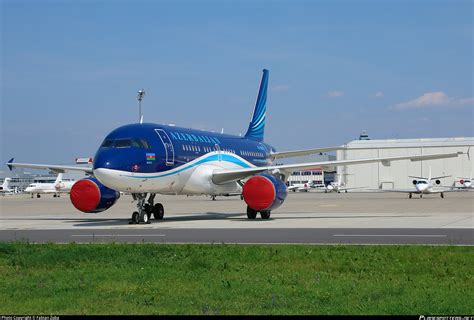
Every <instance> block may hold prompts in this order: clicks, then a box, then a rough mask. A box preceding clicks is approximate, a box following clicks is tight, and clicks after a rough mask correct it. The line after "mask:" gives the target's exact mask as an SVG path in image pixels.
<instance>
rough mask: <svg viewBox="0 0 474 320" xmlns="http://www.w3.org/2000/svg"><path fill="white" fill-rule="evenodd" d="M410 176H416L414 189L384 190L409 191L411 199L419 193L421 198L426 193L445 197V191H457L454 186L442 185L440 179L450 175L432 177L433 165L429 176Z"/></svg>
mask: <svg viewBox="0 0 474 320" xmlns="http://www.w3.org/2000/svg"><path fill="white" fill-rule="evenodd" d="M409 177H410V178H414V180H413V181H412V183H413V186H414V188H412V189H386V190H383V191H384V192H402V193H408V198H410V199H411V198H412V196H413V194H419V195H420V198H423V195H424V194H438V193H439V195H440V197H441V198H444V193H446V192H453V191H456V190H454V189H453V188H452V187H444V186H441V180H440V179H443V178H448V177H450V176H439V177H432V176H431V166H430V168H429V173H428V178H424V177H415V176H409Z"/></svg>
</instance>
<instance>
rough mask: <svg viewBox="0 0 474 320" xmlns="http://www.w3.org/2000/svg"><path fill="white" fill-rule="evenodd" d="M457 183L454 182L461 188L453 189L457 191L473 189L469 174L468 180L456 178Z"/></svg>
mask: <svg viewBox="0 0 474 320" xmlns="http://www.w3.org/2000/svg"><path fill="white" fill-rule="evenodd" d="M458 179H459V180H458V181H455V182H459V184H461V186H459V187H455V188H457V189H474V187H473V185H472V173H471V177H469V178H461V177H458Z"/></svg>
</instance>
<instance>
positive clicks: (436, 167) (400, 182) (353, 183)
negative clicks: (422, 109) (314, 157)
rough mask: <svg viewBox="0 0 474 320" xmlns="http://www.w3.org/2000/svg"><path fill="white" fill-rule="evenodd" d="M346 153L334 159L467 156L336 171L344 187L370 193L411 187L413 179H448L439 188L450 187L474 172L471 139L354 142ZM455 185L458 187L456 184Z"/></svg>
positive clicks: (398, 162)
mask: <svg viewBox="0 0 474 320" xmlns="http://www.w3.org/2000/svg"><path fill="white" fill-rule="evenodd" d="M345 147H347V149H345V150H339V151H337V159H338V160H344V159H361V158H375V157H392V156H405V155H423V154H433V153H452V152H457V151H463V152H466V151H467V150H468V148H469V147H470V148H471V150H470V151H471V152H470V153H471V155H470V159H469V157H468V156H467V155H460V156H458V157H457V158H446V159H438V160H427V161H410V160H401V161H393V162H391V165H390V166H384V165H383V164H381V163H373V164H360V165H352V166H341V167H338V170H337V171H338V173H342V179H343V181H345V183H346V186H347V187H367V188H372V189H377V188H383V189H390V188H391V189H393V188H395V189H400V188H404V189H406V188H410V187H412V186H413V185H412V181H413V178H409V177H408V176H419V177H428V174H429V168H430V167H431V173H432V176H444V175H450V177H449V178H445V179H441V185H443V186H452V185H453V184H454V183H455V182H456V181H458V180H459V177H470V176H471V173H472V171H473V169H474V137H466V138H464V137H463V138H436V139H396V140H395V139H394V140H355V141H351V142H349V143H347V144H346V145H345ZM456 185H457V183H456Z"/></svg>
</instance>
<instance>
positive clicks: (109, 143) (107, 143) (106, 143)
mask: <svg viewBox="0 0 474 320" xmlns="http://www.w3.org/2000/svg"><path fill="white" fill-rule="evenodd" d="M113 146H114V141H113V140H104V142H102V145H101V146H100V147H101V148H112V147H113Z"/></svg>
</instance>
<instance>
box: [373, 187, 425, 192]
mask: <svg viewBox="0 0 474 320" xmlns="http://www.w3.org/2000/svg"><path fill="white" fill-rule="evenodd" d="M368 190H370V191H377V192H398V193H419V191H418V190H416V189H415V188H413V189H368Z"/></svg>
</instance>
